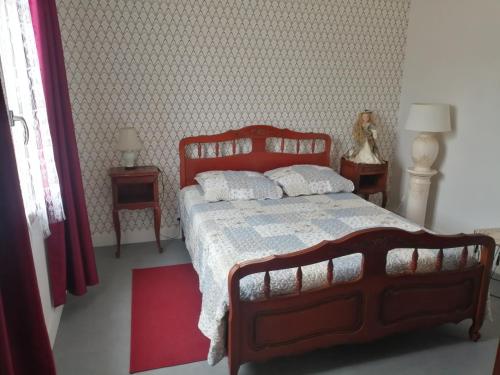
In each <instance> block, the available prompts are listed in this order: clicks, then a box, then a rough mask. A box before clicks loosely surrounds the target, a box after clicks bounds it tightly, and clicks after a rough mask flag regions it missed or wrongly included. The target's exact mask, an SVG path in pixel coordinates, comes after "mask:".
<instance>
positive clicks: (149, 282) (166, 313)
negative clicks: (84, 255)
mask: <svg viewBox="0 0 500 375" xmlns="http://www.w3.org/2000/svg"><path fill="white" fill-rule="evenodd" d="M200 309H201V294H200V292H199V289H198V275H197V274H196V272H195V271H194V269H193V266H192V265H191V264H180V265H176V266H164V267H156V268H145V269H135V270H133V273H132V332H131V338H130V373H134V372H139V371H146V370H152V369H156V368H160V367H169V366H175V365H181V364H184V363H191V362H198V361H203V360H205V359H206V358H207V353H208V345H209V340H208V339H207V338H206V337H205V336H204V335H203V334H202V333H201V332H200V331H199V329H198V318H199V316H200Z"/></svg>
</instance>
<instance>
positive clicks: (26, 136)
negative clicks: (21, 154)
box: [8, 110, 30, 145]
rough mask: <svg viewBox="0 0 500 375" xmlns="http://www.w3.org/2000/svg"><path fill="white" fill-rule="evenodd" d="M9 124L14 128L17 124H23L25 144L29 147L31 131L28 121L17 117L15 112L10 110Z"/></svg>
mask: <svg viewBox="0 0 500 375" xmlns="http://www.w3.org/2000/svg"><path fill="white" fill-rule="evenodd" d="M8 113H9V123H10V126H11V127H14V125H15V124H16V122H21V123H22V124H23V127H24V144H25V145H27V144H28V142H29V140H30V131H29V128H28V124H27V123H26V120H25V119H24V117H23V116H15V115H14V112H12V111H10V110H9V112H8Z"/></svg>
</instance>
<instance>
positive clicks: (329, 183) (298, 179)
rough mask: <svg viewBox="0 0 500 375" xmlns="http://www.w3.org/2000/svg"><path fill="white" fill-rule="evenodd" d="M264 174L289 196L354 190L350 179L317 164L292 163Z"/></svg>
mask: <svg viewBox="0 0 500 375" xmlns="http://www.w3.org/2000/svg"><path fill="white" fill-rule="evenodd" d="M264 175H265V176H267V177H269V178H270V179H271V180H273V181H276V182H277V183H278V184H279V185H280V186H281V187H282V188H283V190H284V192H285V193H286V194H287V195H288V196H290V197H295V196H297V195H311V194H325V193H339V192H352V191H354V184H353V183H352V181H351V180H348V179H347V178H344V177H342V176H341V175H339V174H338V173H336V172H335V171H334V170H333V169H331V168H328V167H321V166H319V165H309V164H304V165H302V164H300V165H292V166H289V167H283V168H277V169H273V170H271V171H267V172H266V173H264Z"/></svg>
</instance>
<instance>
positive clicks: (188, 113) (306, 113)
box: [58, 0, 410, 235]
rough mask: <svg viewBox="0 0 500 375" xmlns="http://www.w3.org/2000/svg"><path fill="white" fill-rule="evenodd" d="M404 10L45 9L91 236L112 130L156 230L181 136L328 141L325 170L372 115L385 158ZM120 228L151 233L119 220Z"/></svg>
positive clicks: (185, 0)
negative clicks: (257, 127) (131, 148)
mask: <svg viewBox="0 0 500 375" xmlns="http://www.w3.org/2000/svg"><path fill="white" fill-rule="evenodd" d="M409 2H410V0H370V1H366V0H206V1H198V0H144V1H136V0H58V10H59V20H60V23H61V31H62V37H63V44H64V54H65V60H66V68H67V72H68V80H69V86H70V96H71V101H72V105H73V114H74V120H75V126H76V134H77V141H78V146H79V152H80V159H81V163H82V172H83V178H84V185H85V191H86V199H87V203H88V209H89V215H90V222H91V228H92V232H93V234H94V235H98V234H103V233H110V232H112V230H113V229H112V228H113V227H112V220H111V187H110V181H109V178H108V176H107V170H108V168H109V167H110V166H116V165H117V164H118V162H119V155H118V152H116V151H114V150H113V146H114V144H115V138H116V135H117V130H118V129H119V128H120V127H124V126H134V127H135V128H136V129H137V130H138V132H139V134H140V136H141V138H142V140H143V142H144V145H145V149H144V150H143V151H141V153H140V156H139V162H140V163H142V164H155V165H158V166H159V167H160V168H161V169H162V170H163V172H164V173H163V185H164V190H163V196H162V207H163V223H162V225H163V226H166V227H172V226H174V225H175V224H176V215H177V202H176V194H177V190H178V163H179V161H178V154H177V147H178V146H177V145H178V142H179V140H180V139H181V138H182V137H185V136H188V135H196V134H202V133H216V132H221V131H224V130H227V129H231V128H238V127H241V126H244V125H248V124H257V123H260V124H273V125H276V126H279V127H288V128H291V129H295V130H302V131H318V132H326V133H329V134H330V135H331V136H332V137H333V141H334V143H333V160H334V164H335V165H338V160H339V157H340V155H341V154H343V153H344V152H345V151H347V150H348V149H349V148H350V147H351V145H352V140H351V128H352V125H353V123H354V120H355V117H356V114H357V112H358V111H361V110H363V109H365V108H369V109H372V110H374V111H375V113H376V115H377V116H378V123H379V147H380V148H381V150H382V153H383V155H384V156H385V157H386V158H388V159H389V160H391V159H392V155H393V152H394V141H395V138H396V134H395V133H396V116H397V110H398V105H399V95H400V80H401V76H402V63H403V58H404V47H405V41H406V29H407V22H408V19H407V17H408V11H409ZM121 217H122V228H123V229H124V230H129V231H130V230H132V231H133V230H144V229H146V228H150V227H151V226H152V215H151V213H149V212H146V211H136V212H125V213H123V214H122V216H121Z"/></svg>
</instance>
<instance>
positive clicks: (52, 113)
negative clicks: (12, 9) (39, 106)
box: [29, 0, 99, 306]
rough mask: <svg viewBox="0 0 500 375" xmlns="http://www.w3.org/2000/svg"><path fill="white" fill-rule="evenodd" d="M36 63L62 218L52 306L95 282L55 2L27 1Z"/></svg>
mask: <svg viewBox="0 0 500 375" xmlns="http://www.w3.org/2000/svg"><path fill="white" fill-rule="evenodd" d="M29 4H30V11H31V18H32V22H33V28H34V31H35V39H36V45H37V50H38V58H39V60H40V70H41V73H42V83H43V89H44V93H45V101H46V105H47V116H48V120H49V126H50V132H51V135H52V143H53V148H54V156H55V162H56V167H57V172H58V174H59V182H60V184H61V194H62V200H63V204H64V212H65V214H66V220H65V221H64V222H61V223H56V224H52V225H51V226H50V231H51V235H50V236H49V237H48V238H47V242H46V243H47V258H48V263H49V277H50V281H51V292H52V299H53V303H54V306H58V305H61V304H63V303H64V302H65V301H66V290H68V291H69V292H71V293H73V294H76V295H81V294H84V293H85V292H86V291H87V286H88V285H95V284H97V283H98V281H99V280H98V276H97V268H96V264H95V258H94V250H93V246H92V239H91V236H90V227H89V221H88V214H87V206H86V203H85V196H84V192H83V183H82V174H81V170H80V160H79V159H78V148H77V145H76V138H75V127H74V124H73V117H72V114H71V104H70V100H69V92H68V83H67V79H66V70H65V67H64V55H63V48H62V41H61V33H60V29H59V21H58V19H57V8H56V3H55V0H30V1H29Z"/></svg>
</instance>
